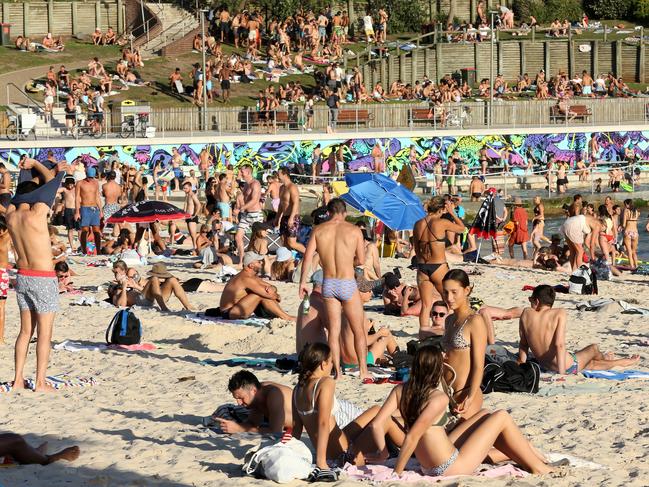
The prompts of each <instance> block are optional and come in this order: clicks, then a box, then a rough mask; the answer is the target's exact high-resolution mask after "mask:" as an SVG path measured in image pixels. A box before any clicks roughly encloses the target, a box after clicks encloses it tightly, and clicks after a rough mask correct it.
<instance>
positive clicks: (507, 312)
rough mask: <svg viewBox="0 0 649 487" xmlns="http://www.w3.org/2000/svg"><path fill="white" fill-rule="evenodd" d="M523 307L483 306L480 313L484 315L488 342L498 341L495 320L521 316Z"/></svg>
mask: <svg viewBox="0 0 649 487" xmlns="http://www.w3.org/2000/svg"><path fill="white" fill-rule="evenodd" d="M521 313H523V308H509V309H505V308H498V307H497V306H482V307H481V308H480V311H478V314H479V315H480V316H482V319H483V320H484V324H485V326H486V330H487V344H488V345H493V344H494V343H496V333H495V331H494V323H493V322H494V320H514V319H516V318H520V317H521Z"/></svg>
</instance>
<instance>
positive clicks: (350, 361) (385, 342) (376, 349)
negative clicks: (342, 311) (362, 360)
mask: <svg viewBox="0 0 649 487" xmlns="http://www.w3.org/2000/svg"><path fill="white" fill-rule="evenodd" d="M365 331H366V333H367V357H366V363H367V365H382V364H384V363H386V362H387V361H388V359H389V358H390V357H391V356H392V355H393V354H394V353H395V352H396V351H397V350H399V346H398V345H397V341H396V340H395V339H394V336H393V335H392V333H391V332H390V330H389V329H388V328H385V327H381V328H379V329H378V330H375V329H374V322H372V321H371V320H368V319H365ZM386 355H387V357H386ZM340 359H341V360H342V363H343V368H348V367H357V366H358V355H356V351H355V350H354V334H353V333H352V330H351V328H350V326H349V323H347V320H346V319H345V317H344V316H343V320H342V329H341V331H340Z"/></svg>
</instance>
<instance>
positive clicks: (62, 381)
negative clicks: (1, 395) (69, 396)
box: [0, 374, 98, 392]
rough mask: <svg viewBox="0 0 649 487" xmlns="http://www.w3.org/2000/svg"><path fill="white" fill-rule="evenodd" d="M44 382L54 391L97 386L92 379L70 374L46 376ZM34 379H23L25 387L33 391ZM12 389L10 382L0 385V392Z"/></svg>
mask: <svg viewBox="0 0 649 487" xmlns="http://www.w3.org/2000/svg"><path fill="white" fill-rule="evenodd" d="M46 382H47V383H48V384H49V385H51V386H52V387H53V388H54V389H65V388H67V387H90V386H94V385H97V383H98V381H97V379H95V378H94V377H76V376H72V375H70V374H58V375H49V376H47V379H46ZM34 385H35V383H34V379H25V387H26V388H27V389H32V390H33V389H34ZM11 389H13V383H12V382H2V383H0V392H9V391H11Z"/></svg>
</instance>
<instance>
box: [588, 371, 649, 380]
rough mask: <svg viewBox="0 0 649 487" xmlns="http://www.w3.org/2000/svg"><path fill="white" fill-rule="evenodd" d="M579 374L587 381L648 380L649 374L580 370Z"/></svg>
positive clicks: (642, 372) (641, 372)
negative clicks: (586, 378) (587, 379)
mask: <svg viewBox="0 0 649 487" xmlns="http://www.w3.org/2000/svg"><path fill="white" fill-rule="evenodd" d="M581 374H582V375H583V376H584V377H588V378H589V379H607V380H627V379H645V380H646V379H649V372H644V371H642V370H582V371H581Z"/></svg>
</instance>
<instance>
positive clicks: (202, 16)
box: [201, 9, 207, 131]
mask: <svg viewBox="0 0 649 487" xmlns="http://www.w3.org/2000/svg"><path fill="white" fill-rule="evenodd" d="M205 12H207V10H206V9H201V52H202V54H203V68H202V73H203V116H202V121H203V131H207V69H206V67H207V66H206V64H205Z"/></svg>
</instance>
